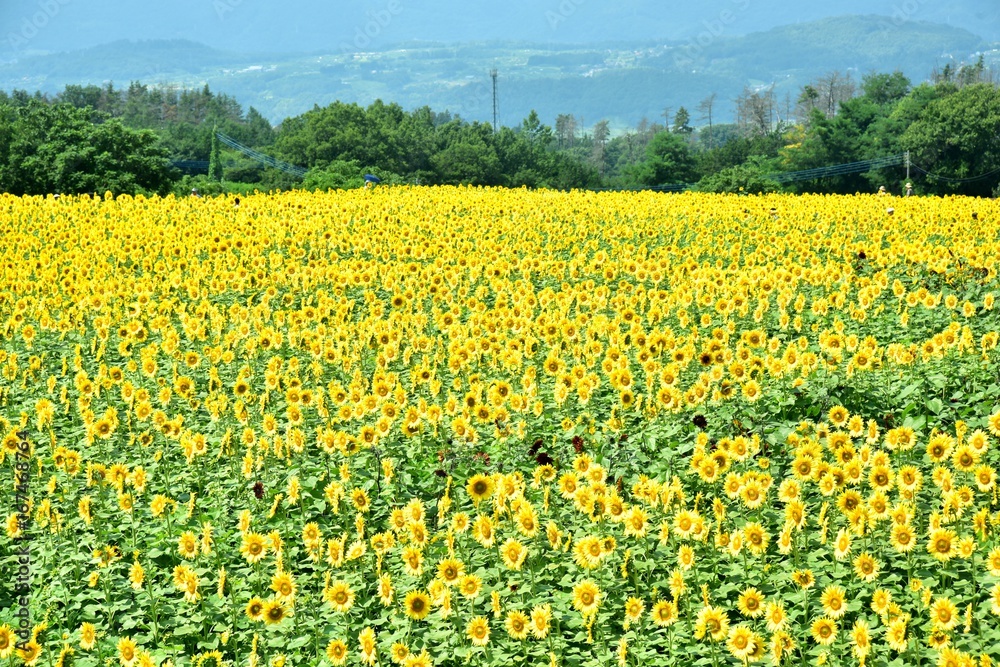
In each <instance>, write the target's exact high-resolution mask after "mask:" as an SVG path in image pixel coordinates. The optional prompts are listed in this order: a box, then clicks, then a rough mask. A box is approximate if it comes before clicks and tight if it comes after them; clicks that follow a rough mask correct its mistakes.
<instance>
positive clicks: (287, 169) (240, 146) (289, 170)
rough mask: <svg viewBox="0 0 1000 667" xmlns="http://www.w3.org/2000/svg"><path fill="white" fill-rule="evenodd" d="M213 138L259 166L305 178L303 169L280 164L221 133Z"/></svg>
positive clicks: (286, 163) (217, 133) (276, 160)
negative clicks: (216, 138) (258, 163)
mask: <svg viewBox="0 0 1000 667" xmlns="http://www.w3.org/2000/svg"><path fill="white" fill-rule="evenodd" d="M215 136H217V137H218V138H219V141H221V142H222V143H224V144H225V145H227V146H229V147H230V148H235V149H236V150H238V151H239V152H241V153H243V154H244V155H246V156H247V157H249V158H251V159H252V160H256V161H257V162H260V163H261V164H265V165H267V166H269V167H274V168H275V169H280V170H281V171H283V172H285V173H288V174H292V175H294V176H300V177H301V176H305V175H306V172H307V171H309V170H308V169H305V168H304V167H299V166H296V165H294V164H289V163H288V162H282V161H281V160H278V159H275V158H273V157H271V156H270V155H264V154H263V153H261V152H259V151H255V150H254V149H252V148H250V147H249V146H244V145H243V144H241V143H240V142H238V141H236V140H235V139H233V138H232V137H230V136H227V135H225V134H223V133H222V132H216V133H215Z"/></svg>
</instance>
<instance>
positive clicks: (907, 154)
mask: <svg viewBox="0 0 1000 667" xmlns="http://www.w3.org/2000/svg"><path fill="white" fill-rule="evenodd" d="M903 161H904V162H905V163H906V182H907V183H909V182H910V151H906V152H905V153H903ZM932 168H933V167H932Z"/></svg>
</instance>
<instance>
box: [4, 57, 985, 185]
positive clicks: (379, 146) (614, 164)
mask: <svg viewBox="0 0 1000 667" xmlns="http://www.w3.org/2000/svg"><path fill="white" fill-rule="evenodd" d="M715 107H716V96H715V95H711V96H709V97H708V98H706V99H704V100H702V101H701V102H700V103H699V104H698V105H697V106H696V107H695V110H696V113H697V114H698V120H699V121H701V122H702V126H701V127H700V128H697V129H696V128H695V127H693V125H692V122H693V120H692V117H691V114H690V112H689V111H688V110H687V109H686V108H684V107H681V108H679V109H677V111H676V113H671V111H670V110H666V111H665V112H664V114H663V123H662V124H661V123H658V122H649V121H645V120H644V121H642V122H641V123H640V124H639V125H638V126H637V127H635V128H630V129H629V130H627V131H625V132H621V133H619V134H617V136H612V131H611V128H610V126H609V124H608V122H607V121H601V122H599V123H597V124H596V125H594V126H592V127H591V128H590V129H589V131H588V130H585V129H584V128H582V127H581V125H582V123H581V122H580V121H579V120H578V119H576V118H575V117H574V116H573V115H571V114H563V115H560V116H558V117H557V118H556V119H555V124H554V127H550V126H548V125H545V124H544V123H543V122H542V121H541V119H540V118H539V117H538V114H536V113H535V112H534V111H532V112H531V113H530V114H529V115H528V117H527V118H525V119H524V121H523V122H522V123H521V124H520V125H519V126H517V127H501V128H499V129H498V130H496V131H494V128H493V127H492V126H491V125H489V124H486V123H480V122H468V121H465V120H463V119H461V118H459V117H458V116H455V115H453V114H451V113H448V112H447V111H445V112H435V111H433V110H431V109H430V108H429V107H423V108H420V109H416V110H413V111H406V110H404V109H403V108H402V107H400V106H399V105H398V104H385V103H383V102H381V101H377V102H375V103H373V104H371V105H369V106H368V107H361V106H359V105H357V104H348V103H343V102H334V103H333V104H330V105H329V106H326V107H322V108H321V107H318V106H317V107H314V108H313V109H312V110H310V111H308V112H306V113H304V114H302V115H300V116H296V117H294V118H289V119H286V120H285V121H284V122H283V123H282V124H281V125H280V126H279V127H277V128H273V127H272V126H271V125H270V124H269V123H268V122H267V120H266V119H264V118H263V117H262V116H261V115H260V114H259V113H258V112H257V111H256V110H255V109H253V108H252V107H251V108H250V109H249V110H248V111H246V112H244V111H243V110H242V108H241V106H240V105H239V103H238V102H237V101H236V100H235V99H233V98H231V97H229V96H227V95H220V94H216V93H213V92H212V91H210V90H209V89H208V87H207V86H206V87H204V88H203V89H201V90H178V89H171V88H164V87H150V86H146V85H143V84H141V83H132V84H131V85H130V86H129V87H128V88H127V89H116V88H115V87H114V86H113V85H111V84H108V85H106V86H103V87H99V86H67V87H66V89H65V90H64V91H63V92H62V93H60V94H59V95H57V96H54V97H52V98H49V97H46V96H43V95H40V94H37V93H36V94H35V95H30V94H28V93H26V92H24V91H15V92H14V93H12V94H9V95H8V94H6V93H4V92H2V91H0V191H7V192H12V193H18V194H21V193H28V194H37V193H52V192H90V191H99V192H103V191H105V190H111V191H113V192H122V193H135V192H149V193H161V194H162V193H165V192H169V191H175V192H185V191H188V190H189V189H190V188H191V187H198V188H199V189H200V190H203V191H205V192H208V193H211V192H221V191H223V190H231V191H247V190H252V189H255V188H256V189H261V190H269V189H285V188H293V187H306V188H319V189H326V188H338V187H356V186H360V185H361V184H362V177H363V175H364V174H366V173H374V174H376V175H378V176H379V177H380V178H382V179H383V180H384V181H386V182H389V183H419V184H444V183H470V184H476V185H502V186H509V187H519V186H528V187H553V188H562V189H565V188H598V187H619V188H629V187H648V186H661V185H664V184H696V187H699V188H701V189H705V190H712V191H732V192H741V191H742V192H760V191H768V190H778V189H780V186H779V185H778V183H777V182H776V180H775V179H774V178H772V175H774V174H778V173H781V172H788V171H799V170H807V169H814V168H818V167H825V166H829V165H837V164H843V163H852V162H859V161H864V160H870V159H874V158H879V157H884V156H889V155H897V154H901V153H904V152H908V154H909V156H910V160H911V164H912V167H913V169H912V170H911V175H912V176H913V179H912V180H913V181H914V183H916V184H917V191H918V192H924V193H933V194H945V193H961V194H969V195H982V196H988V195H990V194H993V193H994V191H995V188H996V187H997V183H998V182H1000V171H996V173H993V172H994V171H995V170H1000V88H998V87H997V83H996V80H995V77H994V76H993V75H992V73H991V72H990V71H989V70H987V69H986V68H985V67H984V65H983V62H982V60H980V61H979V62H978V63H976V64H975V65H971V66H965V67H961V68H958V69H951V68H946V69H945V70H942V71H938V72H935V73H934V74H933V76H932V78H931V80H929V81H928V82H925V83H922V84H920V85H918V86H915V87H914V86H913V85H912V84H911V82H910V81H909V80H908V79H907V78H906V77H905V76H903V75H902V74H901V73H899V72H895V73H872V74H869V75H867V76H865V77H864V78H863V79H862V80H861V81H860V82H856V81H855V80H854V79H853V78H852V77H851V76H850V75H849V74H841V73H836V72H835V73H832V74H829V75H827V76H824V77H822V78H820V79H818V80H817V81H815V82H812V83H810V84H809V85H807V86H805V87H803V89H802V90H801V91H800V94H799V95H798V97H797V99H795V100H794V103H793V101H792V100H791V99H790V98H789V97H786V98H785V100H784V101H783V103H782V102H779V101H778V100H777V99H776V96H775V94H774V90H773V87H772V88H763V89H747V90H745V91H744V92H743V94H742V95H740V97H739V98H738V99H737V100H736V108H737V112H736V114H735V118H734V119H733V120H734V122H732V123H718V122H717V121H718V118H717V113H715ZM217 132H224V133H225V134H227V135H229V136H231V137H233V138H234V139H236V140H237V141H238V142H240V143H242V144H244V145H246V146H248V147H251V148H253V149H255V150H258V151H260V152H262V153H266V154H268V155H271V156H273V157H275V158H278V159H280V160H283V161H286V162H289V163H292V164H295V165H300V166H302V167H305V168H306V169H307V170H308V172H307V174H306V175H305V177H304V178H299V177H297V176H293V175H290V174H288V173H285V172H281V171H278V170H276V169H272V168H268V167H265V166H264V165H262V164H260V163H258V162H255V161H253V160H251V159H249V158H247V157H245V156H243V155H242V154H241V153H238V152H236V151H232V150H229V149H224V147H221V146H220V145H219V144H218V142H217V141H215V136H216V133H217ZM206 172H207V175H205V174H206ZM904 178H905V172H904V171H903V169H902V168H900V167H892V168H887V169H882V170H878V171H870V172H867V173H863V174H848V175H839V176H828V177H824V178H818V179H813V180H808V181H800V182H798V183H793V184H791V185H788V186H786V187H787V188H788V189H793V190H795V191H817V192H856V191H873V190H875V189H876V188H877V187H878V185H882V184H885V185H890V186H892V188H893V189H899V188H901V187H902V183H903V179H904Z"/></svg>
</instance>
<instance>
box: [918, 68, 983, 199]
mask: <svg viewBox="0 0 1000 667" xmlns="http://www.w3.org/2000/svg"><path fill="white" fill-rule="evenodd" d="M900 144H901V145H902V147H903V148H904V149H906V150H909V151H910V156H911V158H912V160H913V162H914V164H916V165H917V166H918V167H920V168H921V169H924V170H926V171H928V172H931V173H932V174H934V175H936V176H939V177H941V178H928V179H927V181H926V185H925V188H924V189H925V190H926V191H927V192H931V193H937V194H947V193H954V194H965V195H973V196H983V197H986V196H989V195H990V194H991V188H992V187H993V185H994V183H995V181H996V179H995V178H993V179H986V178H978V177H979V176H981V175H983V174H986V173H988V172H992V171H994V170H996V169H1000V89H998V88H997V87H996V86H993V85H991V84H988V83H977V84H972V85H968V86H965V87H963V88H961V89H959V90H957V91H955V92H953V93H952V94H950V95H946V96H945V97H941V98H939V99H937V100H934V101H933V102H931V103H930V104H928V105H927V107H926V108H925V109H924V112H923V113H922V114H921V117H920V118H919V119H918V120H917V121H916V122H914V123H913V124H912V125H910V126H909V127H908V128H907V129H906V131H905V132H904V133H903V136H902V137H901V138H900ZM966 179H976V180H966Z"/></svg>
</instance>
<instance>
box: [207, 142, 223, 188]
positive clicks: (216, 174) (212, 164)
mask: <svg viewBox="0 0 1000 667" xmlns="http://www.w3.org/2000/svg"><path fill="white" fill-rule="evenodd" d="M222 175H223V174H222V155H221V154H220V151H219V137H218V135H217V133H216V132H215V131H214V129H213V132H212V153H211V155H210V156H209V158H208V177H209V178H210V179H212V180H213V181H221V180H222Z"/></svg>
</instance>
